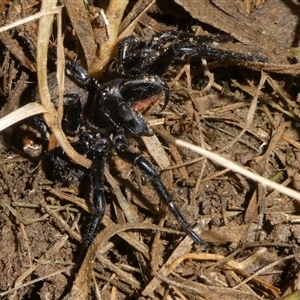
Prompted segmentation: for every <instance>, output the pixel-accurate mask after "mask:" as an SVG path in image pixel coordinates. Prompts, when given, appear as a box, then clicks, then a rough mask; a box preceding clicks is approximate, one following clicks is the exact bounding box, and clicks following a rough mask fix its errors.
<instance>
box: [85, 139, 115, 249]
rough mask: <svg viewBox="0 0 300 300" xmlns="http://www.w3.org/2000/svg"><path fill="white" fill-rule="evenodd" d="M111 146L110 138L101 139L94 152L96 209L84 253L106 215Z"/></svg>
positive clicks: (86, 238)
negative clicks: (104, 176) (105, 168)
mask: <svg viewBox="0 0 300 300" xmlns="http://www.w3.org/2000/svg"><path fill="white" fill-rule="evenodd" d="M110 146H111V141H110V139H109V138H108V137H101V138H100V139H99V141H98V143H97V145H96V146H95V149H94V151H93V153H94V158H93V167H92V173H91V177H92V178H91V186H92V195H93V204H94V209H93V213H92V216H91V220H90V222H89V224H88V226H87V229H86V231H85V234H84V237H83V250H82V251H83V253H84V252H85V251H86V250H87V249H88V247H89V246H90V244H91V243H92V241H93V240H94V238H95V237H96V235H97V234H98V232H99V229H100V225H101V221H102V218H103V216H104V213H105V208H106V200H105V195H104V181H103V173H104V166H105V162H106V157H107V154H108V152H109V149H110Z"/></svg>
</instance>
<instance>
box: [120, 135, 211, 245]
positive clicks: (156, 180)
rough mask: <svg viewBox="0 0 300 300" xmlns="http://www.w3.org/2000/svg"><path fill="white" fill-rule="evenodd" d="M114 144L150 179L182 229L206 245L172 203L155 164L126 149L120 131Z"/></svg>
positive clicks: (124, 139) (122, 156) (126, 145)
mask: <svg viewBox="0 0 300 300" xmlns="http://www.w3.org/2000/svg"><path fill="white" fill-rule="evenodd" d="M114 146H115V149H116V152H117V153H118V155H119V156H120V157H121V158H122V159H124V160H126V161H128V162H130V163H132V164H134V165H136V166H137V167H138V168H139V169H140V170H141V171H142V172H143V173H144V174H145V175H146V176H147V178H148V179H149V180H150V182H151V183H152V185H153V187H154V189H155V191H156V192H157V194H158V195H159V196H160V197H161V198H162V200H163V201H164V202H165V204H166V205H167V206H168V207H169V209H170V210H171V212H172V213H173V215H174V216H175V218H176V219H177V220H178V222H179V223H180V225H181V226H182V228H183V230H184V231H185V232H186V233H187V234H188V235H189V236H190V237H191V238H192V239H193V240H194V241H195V242H196V243H197V244H199V245H201V246H203V247H207V246H208V244H207V243H206V242H205V241H203V240H202V239H201V238H200V237H199V236H198V235H197V233H196V232H195V231H193V229H192V228H191V226H190V224H188V222H187V221H186V220H185V218H184V217H183V215H182V214H181V212H180V211H179V209H178V208H177V206H176V205H175V203H174V199H173V198H172V196H171V195H170V193H169V192H168V190H167V188H166V187H165V185H164V184H163V182H162V181H161V179H160V176H159V173H158V172H157V171H156V168H155V166H154V165H153V164H152V163H151V162H150V161H148V160H147V159H146V158H145V157H144V156H143V155H142V154H140V153H135V152H132V151H130V150H129V149H128V141H127V138H126V137H125V135H124V133H123V132H121V133H119V134H117V135H116V136H115V137H114Z"/></svg>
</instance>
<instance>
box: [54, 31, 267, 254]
mask: <svg viewBox="0 0 300 300" xmlns="http://www.w3.org/2000/svg"><path fill="white" fill-rule="evenodd" d="M213 40H214V38H213V37H211V36H209V37H195V36H194V35H192V34H189V33H183V32H175V31H166V32H163V33H160V34H157V35H155V36H154V37H153V38H152V39H150V40H149V41H146V42H145V41H141V40H139V39H138V38H137V37H135V36H130V37H128V38H126V39H124V40H123V41H122V42H121V43H120V45H119V51H118V56H117V58H116V68H117V73H118V76H117V78H116V79H115V80H112V81H109V82H107V83H104V84H101V85H100V84H99V83H98V82H97V81H96V80H95V79H94V78H92V77H91V76H90V75H89V74H88V73H87V72H86V71H85V70H84V69H83V68H82V67H81V66H80V65H78V64H77V63H76V62H74V61H72V60H71V59H69V58H66V70H67V74H68V75H69V76H70V77H71V78H73V79H74V80H75V81H76V83H77V84H79V85H80V86H81V87H83V88H86V89H87V91H88V92H89V100H88V101H87V102H86V103H84V107H83V108H82V107H81V106H82V105H81V101H80V99H79V97H78V95H76V94H69V95H66V99H65V113H64V117H63V124H62V127H63V129H64V131H65V132H66V133H68V134H69V135H72V133H73V135H76V136H77V141H76V143H75V142H74V143H73V146H74V147H75V149H76V150H77V151H78V152H80V153H81V154H85V155H87V156H88V157H89V158H90V159H91V160H92V161H93V165H92V167H91V169H90V170H89V171H84V170H82V168H80V167H79V166H78V168H76V164H75V163H74V162H70V160H69V159H68V158H67V157H66V156H65V155H64V154H63V153H62V151H61V150H59V149H58V150H57V151H56V154H55V156H54V157H53V161H54V165H55V173H56V174H57V176H62V175H63V174H65V173H66V174H68V176H71V178H72V177H74V176H75V177H76V176H78V177H83V176H85V175H86V174H87V173H88V174H90V181H91V191H92V198H93V205H94V211H93V213H92V217H91V221H90V223H89V225H88V228H87V231H86V233H85V235H84V250H86V249H87V248H88V247H89V245H90V244H91V242H92V241H93V239H94V237H95V236H96V234H97V233H98V231H99V228H100V224H101V220H102V217H103V215H104V213H105V205H106V200H105V194H104V178H103V173H104V165H105V162H106V158H107V156H108V154H109V153H110V151H111V149H112V148H114V149H115V152H116V153H117V154H118V155H119V156H120V157H121V158H122V159H124V160H126V161H128V162H130V163H132V164H134V165H136V166H137V167H138V168H139V169H140V170H141V171H142V172H143V173H144V174H145V176H146V177H147V178H148V179H149V181H150V182H151V183H152V185H153V187H154V189H155V190H156V192H157V194H158V195H159V196H160V198H161V199H162V200H163V201H164V203H165V204H166V205H167V206H168V207H169V209H170V210H171V212H172V213H173V214H174V216H175V218H176V219H177V220H178V222H179V223H180V224H181V226H182V228H183V229H184V231H185V232H186V233H187V234H188V235H189V236H190V237H191V238H192V239H193V240H194V241H195V242H196V243H198V244H200V245H202V246H206V243H205V242H204V241H203V240H202V239H201V238H200V237H199V236H198V235H197V234H196V233H195V232H194V231H193V230H192V228H191V226H190V225H189V224H188V223H187V222H186V220H185V219H184V217H183V216H182V214H181V213H180V211H179V209H178V208H177V207H176V205H175V202H174V200H173V198H172V196H171V194H170V193H169V192H168V190H167V189H166V187H165V186H164V184H163V183H162V181H161V179H160V176H159V173H158V172H157V170H156V167H155V166H154V165H153V164H152V163H151V162H150V161H149V160H148V159H146V158H145V157H144V156H143V155H142V154H140V153H135V152H132V151H131V150H129V144H128V139H127V134H133V135H135V136H137V137H140V136H149V135H152V130H151V128H150V126H149V124H148V123H147V121H146V120H145V119H144V117H143V116H142V114H141V113H140V112H139V109H140V107H142V106H143V103H144V102H149V99H150V100H151V99H152V98H154V97H156V96H157V95H160V96H161V97H162V98H164V101H165V103H166V102H167V99H168V97H169V88H168V85H167V84H166V82H165V81H164V79H163V78H162V76H163V75H164V73H165V71H166V69H167V68H168V66H169V65H170V63H171V62H172V61H173V60H174V58H176V57H178V56H180V57H181V56H182V55H187V56H212V57H217V58H221V59H224V58H228V59H238V60H251V61H265V58H262V57H257V56H248V55H244V54H241V53H233V52H230V51H222V50H220V49H215V48H213V47H212V46H211V44H212V41H213ZM219 40H221V39H220V37H219ZM50 52H51V54H50V56H51V57H52V58H54V57H55V54H54V53H55V50H54V51H53V49H52V50H51V51H50ZM70 106H71V108H69V107H70ZM74 115H76V117H75V118H74ZM74 120H75V121H74ZM72 168H73V169H74V168H76V169H77V170H73V171H72ZM72 172H73V173H72ZM70 174H71V175H70ZM67 181H68V180H67Z"/></svg>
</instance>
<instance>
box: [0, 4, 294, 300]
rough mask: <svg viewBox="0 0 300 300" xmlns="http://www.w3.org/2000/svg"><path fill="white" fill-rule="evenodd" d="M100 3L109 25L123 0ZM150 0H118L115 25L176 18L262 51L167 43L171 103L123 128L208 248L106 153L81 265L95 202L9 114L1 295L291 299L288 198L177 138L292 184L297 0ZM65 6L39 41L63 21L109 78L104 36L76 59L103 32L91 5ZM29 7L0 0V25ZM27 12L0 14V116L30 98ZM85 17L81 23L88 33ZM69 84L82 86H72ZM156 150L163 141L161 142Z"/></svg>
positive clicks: (169, 24)
mask: <svg viewBox="0 0 300 300" xmlns="http://www.w3.org/2000/svg"><path fill="white" fill-rule="evenodd" d="M25 2H26V3H25ZM44 2H45V1H44ZM49 2H50V1H49ZM106 2H107V3H108V2H110V4H111V7H110V9H111V11H110V13H109V12H108V10H106V12H107V15H108V18H111V19H109V22H111V23H109V24H113V21H114V18H117V17H116V15H117V14H116V12H119V14H120V11H121V8H120V7H118V4H116V2H119V3H120V1H113V0H111V1H106ZM154 2H155V1H129V4H128V6H127V7H126V9H125V12H124V17H123V19H122V20H123V21H122V23H121V25H120V26H119V25H118V26H117V31H119V35H120V34H124V35H123V36H126V35H130V34H133V33H134V34H135V35H137V36H139V37H141V38H144V39H147V38H148V39H149V38H151V36H153V34H154V33H155V32H156V33H157V32H161V31H163V30H173V29H177V30H182V31H188V30H193V31H194V32H196V33H197V34H198V33H199V34H200V35H207V34H219V33H220V32H223V33H222V34H223V35H224V34H225V33H224V32H226V33H227V34H229V35H230V36H232V37H234V39H233V38H232V39H231V41H225V42H224V43H221V42H220V43H215V44H213V46H215V47H217V48H218V47H219V48H220V47H222V49H225V48H226V49H227V50H228V51H235V52H242V53H244V54H247V55H250V56H251V55H252V56H260V57H266V58H267V62H265V63H249V62H245V61H241V60H238V61H236V60H234V61H233V60H228V59H226V57H225V58H224V59H217V60H215V59H212V58H208V60H207V68H205V67H203V65H204V64H205V62H204V61H202V60H201V59H200V58H199V57H196V58H193V59H189V58H186V57H183V56H182V57H178V58H177V59H176V60H175V61H174V62H173V63H172V66H171V67H170V68H169V69H168V71H167V72H166V74H165V75H164V78H165V80H166V82H167V83H168V85H169V87H170V91H171V93H170V97H169V102H168V104H167V106H166V107H165V108H164V109H163V110H162V107H163V104H164V103H157V104H156V106H155V105H154V106H151V107H150V108H147V109H146V111H145V112H144V115H145V118H147V120H149V123H150V124H151V126H152V128H153V130H154V132H155V138H153V137H152V138H150V141H149V139H143V140H142V139H141V138H134V137H129V138H130V143H131V146H130V147H131V149H132V150H134V151H140V152H142V153H143V154H145V156H147V157H149V159H151V160H152V161H153V162H154V163H155V164H156V165H159V166H162V169H163V170H162V172H161V177H162V179H163V181H164V183H165V185H166V186H167V188H168V189H169V191H170V192H171V194H172V195H173V197H174V199H175V202H176V205H177V206H178V207H179V208H180V211H181V212H182V214H183V215H184V216H185V218H186V219H187V220H188V222H189V223H190V224H191V226H193V228H194V230H195V231H196V232H198V233H199V235H200V236H201V237H202V238H203V240H205V241H206V242H207V243H208V244H209V247H207V248H205V249H203V248H202V247H201V246H199V245H197V244H195V243H194V242H193V241H192V240H191V239H190V238H189V237H186V235H185V234H184V233H183V232H182V229H181V227H180V225H179V224H178V222H177V221H176V219H175V218H174V217H173V216H172V215H171V213H170V212H169V211H168V210H167V209H166V207H165V205H164V204H163V203H161V200H160V199H159V198H158V196H157V194H156V193H155V191H154V190H153V188H152V186H151V184H150V183H149V180H147V178H145V177H144V176H143V174H142V173H141V172H140V171H139V170H138V169H137V168H136V167H133V166H132V165H130V164H129V163H127V162H124V161H123V160H121V159H120V158H119V157H118V156H117V155H116V154H115V153H114V151H112V152H111V154H110V156H109V159H108V161H107V169H106V171H105V193H106V199H107V208H106V214H105V217H104V219H103V222H102V230H101V233H100V234H99V235H98V236H97V238H96V240H95V243H94V244H93V245H92V247H91V248H90V249H89V252H88V254H87V257H86V259H85V260H84V262H83V264H82V266H81V267H80V264H81V260H82V259H83V257H82V255H81V242H82V234H83V233H84V230H85V228H86V225H87V223H88V222H89V216H90V213H89V212H90V211H91V210H92V206H91V204H90V201H89V199H90V183H89V178H86V179H85V180H83V181H78V182H77V181H76V180H75V181H74V182H72V184H70V185H68V186H64V185H62V184H61V182H59V180H57V178H55V176H53V172H54V171H53V169H51V168H52V167H51V166H52V165H51V157H53V151H54V150H53V149H52V150H49V151H48V150H46V149H44V151H43V155H41V157H38V158H37V159H32V158H28V155H27V157H26V155H25V154H24V151H22V145H23V144H22V143H21V144H22V145H21V146H20V143H18V142H16V139H17V140H22V141H23V140H24V141H26V138H27V137H26V136H25V135H24V136H23V135H22V134H23V133H22V134H20V126H22V124H26V123H28V121H27V120H23V121H21V122H20V123H18V124H14V125H13V122H12V123H11V124H12V125H11V126H9V127H8V128H6V129H5V130H4V131H3V135H2V139H1V144H0V155H1V159H0V206H1V210H0V298H3V299H24V300H26V299H226V300H227V299H246V300H248V299H249V300H252V299H253V300H254V299H299V298H300V296H299V294H298V292H297V291H298V290H299V284H300V283H299V279H298V278H299V270H300V269H299V264H298V261H299V253H298V250H299V244H298V242H299V241H298V239H300V225H299V222H300V218H299V216H298V214H299V212H300V206H299V201H297V200H294V199H293V198H291V197H288V196H285V195H284V194H282V193H280V192H278V191H274V190H272V189H270V188H268V187H267V186H265V185H262V184H260V183H257V182H254V181H252V180H250V179H248V178H247V177H245V176H242V175H239V174H238V173H236V172H234V171H232V170H231V169H230V168H226V167H223V166H221V165H219V164H217V163H215V162H213V161H211V160H207V159H205V158H203V157H202V156H201V155H199V154H197V153H195V152H192V151H190V150H188V149H185V148H181V147H178V146H176V145H174V143H173V139H174V138H178V139H181V140H184V141H187V142H190V143H192V144H195V145H200V146H202V147H203V148H205V149H207V150H210V151H212V152H215V153H218V154H220V155H222V156H223V157H226V158H227V159H229V160H231V161H233V162H235V163H237V164H238V165H241V166H244V167H245V168H246V169H248V170H250V171H251V172H253V173H256V174H258V175H260V176H262V177H264V178H268V179H270V180H272V181H275V182H277V183H279V184H280V185H282V186H287V187H289V188H291V189H293V190H296V191H297V190H299V187H300V174H299V169H300V159H299V158H300V157H299V156H300V141H299V139H300V136H299V120H300V116H299V112H300V101H299V95H298V91H299V89H298V86H299V87H300V82H299V75H298V74H299V70H300V66H299V63H298V58H299V54H298V53H299V52H297V50H298V48H297V46H298V42H299V39H298V34H299V16H300V8H299V3H298V2H297V1H292V0H291V1H283V0H282V1H279V0H266V1H246V0H245V1H242V0H235V1H208V0H207V1H205V0H199V1H198V2H197V3H194V2H195V1H179V0H178V1H171V0H170V1H157V3H154ZM175 2H176V3H175ZM107 3H106V4H107ZM191 3H194V5H193V6H191ZM63 4H64V5H65V7H64V8H63V10H62V13H61V14H60V11H59V14H56V19H57V18H58V16H61V19H62V24H60V23H56V22H54V23H53V28H52V29H51V32H50V33H51V34H50V36H51V41H49V45H50V44H51V45H53V44H56V43H57V38H56V37H57V35H59V30H58V28H59V26H62V32H63V33H64V40H65V42H64V45H65V46H66V48H68V50H66V51H67V53H68V55H69V56H71V57H72V58H74V59H77V60H78V61H79V62H80V63H82V64H83V65H85V66H86V68H88V69H89V72H90V73H91V74H93V76H95V77H98V78H99V80H100V82H104V81H105V80H106V79H105V78H106V75H103V74H101V73H97V72H98V70H100V69H101V68H103V69H104V65H105V69H106V72H107V73H106V74H108V75H107V76H116V75H114V71H113V69H114V63H113V59H114V57H115V49H116V44H117V40H116V39H115V40H114V43H113V45H112V46H107V48H108V49H109V50H107V49H106V50H105V51H106V52H105V51H104V50H103V49H104V48H105V47H103V48H101V50H100V54H99V55H98V54H97V55H98V56H97V59H95V61H94V63H93V64H92V63H90V61H89V60H88V57H90V55H91V54H90V53H88V52H89V51H92V49H94V48H93V47H94V46H93V45H94V44H101V45H108V44H109V43H108V42H107V40H106V39H107V31H108V29H107V26H106V25H105V22H102V21H103V20H101V19H100V17H99V16H100V15H101V13H99V9H98V8H97V7H96V6H97V5H98V3H96V2H95V3H94V5H95V6H93V7H90V8H89V12H88V10H83V11H84V12H85V13H82V12H83V11H81V10H80V9H79V7H80V5H82V3H81V2H80V1H77V0H76V1H75V0H65V1H64V3H63ZM102 4H103V3H102ZM106 4H105V5H106ZM59 5H60V4H59ZM104 8H105V7H104ZM76 9H77V11H76ZM40 11H43V7H42V5H41V3H40V2H39V1H37V0H30V1H17V0H12V1H8V0H0V14H1V16H0V21H1V24H0V25H1V26H5V25H8V24H12V23H14V22H16V21H19V20H25V19H26V18H27V17H32V16H35V14H37V13H39V12H40ZM95 11H96V12H98V15H97V14H95ZM78 12H80V13H81V15H80V16H79V17H80V18H79V17H78V15H76V14H78ZM114 13H115V14H114ZM39 18H40V15H38V16H37V18H34V19H32V20H31V21H30V22H27V23H25V21H24V22H23V23H22V21H21V24H19V25H18V26H14V27H12V28H8V29H7V28H5V27H2V28H3V30H1V28H0V30H1V31H0V47H1V53H2V54H1V56H0V80H1V81H0V105H1V115H0V116H1V117H3V116H5V115H8V114H9V113H11V112H13V111H16V110H17V109H18V108H19V107H21V106H23V105H26V104H27V103H28V102H31V101H39V100H38V99H37V97H36V86H37V70H38V69H39V68H38V66H37V45H39V44H38V42H39V41H38V37H37V36H38V31H39V30H41V26H42V25H41V24H42V23H39ZM87 20H88V22H87ZM79 22H81V23H80V24H81V25H80V27H79V28H80V29H81V31H80V30H78V23H79ZM86 22H87V23H86ZM84 24H90V25H89V26H91V27H90V29H91V30H92V32H93V35H92V36H91V35H90V32H89V31H88V30H87V31H84V30H85V28H86V27H85V26H84ZM112 26H113V25H112ZM87 27H88V26H87ZM39 38H41V37H39ZM89 39H90V40H92V46H89V44H88V43H89V42H90V40H89ZM93 43H94V44H93ZM292 47H293V48H292ZM108 51H109V52H108ZM108 53H109V54H108ZM94 56H95V53H94ZM103 57H105V59H103ZM101 58H102V59H101ZM85 59H86V60H87V62H86V60H85ZM95 66H97V68H96V67H95ZM48 67H49V69H48V72H49V74H50V73H52V72H55V68H56V66H55V64H54V63H53V62H49V65H48ZM110 69H112V71H109V70H110ZM55 73H56V72H55ZM51 76H52V75H51ZM113 78H116V77H113ZM67 88H68V83H66V89H67ZM74 89H75V91H74ZM51 90H52V91H51V93H52V94H51V95H53V93H56V92H54V91H53V89H51ZM72 92H76V93H82V94H80V95H81V98H82V99H83V98H84V97H85V92H83V91H82V90H80V89H79V88H77V86H75V87H74V86H73V87H72ZM34 95H35V96H34ZM0 121H1V120H0ZM0 124H1V123H0ZM23 126H24V125H23ZM0 127H1V125H0ZM22 128H24V127H22ZM1 129H2V127H1ZM25 131H26V130H25ZM51 140H53V136H51ZM54 143H55V141H54ZM149 143H150V145H153V143H154V150H149ZM56 144H59V141H56ZM57 146H58V145H57ZM157 149H161V150H162V153H163V154H161V155H157V152H158V150H157ZM168 164H169V166H168ZM75 168H76V166H75ZM158 169H159V168H158ZM298 197H299V196H298ZM292 297H294V298H292Z"/></svg>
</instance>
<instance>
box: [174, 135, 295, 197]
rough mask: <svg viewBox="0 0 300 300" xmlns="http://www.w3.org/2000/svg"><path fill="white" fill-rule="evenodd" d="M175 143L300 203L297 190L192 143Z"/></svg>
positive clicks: (177, 141)
mask: <svg viewBox="0 0 300 300" xmlns="http://www.w3.org/2000/svg"><path fill="white" fill-rule="evenodd" d="M175 143H176V144H177V145H179V146H181V147H185V148H187V149H190V150H192V151H194V152H197V153H199V154H202V155H203V156H205V157H207V158H209V159H211V160H213V161H214V162H216V163H218V164H220V165H221V166H223V167H225V168H229V169H231V170H232V171H235V172H237V173H239V174H242V175H244V176H246V177H247V178H250V179H252V180H254V181H257V182H259V183H261V184H262V185H265V186H268V187H270V188H272V189H275V190H277V191H278V192H280V193H282V194H284V195H287V196H289V197H292V198H294V199H297V200H298V201H300V193H299V192H297V191H295V190H292V189H290V188H287V187H285V186H282V185H280V184H278V183H276V182H274V181H271V180H268V179H266V178H264V177H261V176H259V175H257V174H255V173H252V172H250V171H249V170H247V169H245V168H243V167H241V166H239V165H237V164H235V163H234V162H232V161H230V160H228V159H226V158H224V157H222V156H220V155H218V154H215V153H213V152H210V151H208V150H205V149H203V148H201V147H199V146H195V145H193V144H190V143H187V142H185V141H182V140H175Z"/></svg>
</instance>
